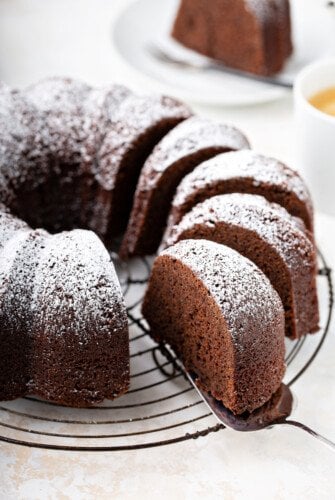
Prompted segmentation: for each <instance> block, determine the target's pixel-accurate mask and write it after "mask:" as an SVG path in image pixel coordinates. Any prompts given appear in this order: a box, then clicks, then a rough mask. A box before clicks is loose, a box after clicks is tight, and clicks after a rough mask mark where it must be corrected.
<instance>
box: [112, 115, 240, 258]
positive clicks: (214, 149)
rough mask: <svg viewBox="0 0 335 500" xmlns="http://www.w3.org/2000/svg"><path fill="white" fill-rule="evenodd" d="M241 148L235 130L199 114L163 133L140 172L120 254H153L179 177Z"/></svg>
mask: <svg viewBox="0 0 335 500" xmlns="http://www.w3.org/2000/svg"><path fill="white" fill-rule="evenodd" d="M245 148H249V143H248V141H247V139H246V138H245V136H244V135H243V134H242V133H241V132H240V131H239V130H237V129H235V128H233V127H230V126H228V125H224V124H220V123H215V122H213V121H210V120H206V119H204V118H199V117H192V118H189V119H188V120H186V121H184V122H183V123H181V124H180V125H178V126H177V127H175V128H174V129H173V130H172V131H171V132H170V133H169V134H167V135H166V136H165V137H164V139H162V141H161V142H160V143H159V144H158V145H157V146H156V147H155V149H154V150H153V152H152V154H151V155H150V156H149V158H148V159H147V161H146V163H145V165H144V167H143V169H142V171H141V175H140V178H139V181H138V185H137V189H136V193H135V197H134V203H133V209H132V212H131V215H130V220H129V223H128V227H127V230H126V233H125V236H124V238H123V241H122V245H121V251H120V255H121V257H122V258H127V257H131V256H133V255H146V254H147V255H150V254H153V253H155V252H156V250H157V248H158V245H159V243H160V241H161V238H162V236H163V231H164V229H165V225H166V221H167V216H168V213H169V209H170V204H171V201H172V199H173V195H174V193H175V190H176V188H177V186H178V184H179V182H180V181H181V180H182V178H183V177H184V176H185V175H186V174H188V173H189V172H191V171H192V170H193V169H194V168H195V167H196V166H197V165H199V163H202V162H203V161H205V160H207V159H209V158H211V157H213V156H215V155H217V154H219V153H222V152H225V151H231V150H237V149H245Z"/></svg>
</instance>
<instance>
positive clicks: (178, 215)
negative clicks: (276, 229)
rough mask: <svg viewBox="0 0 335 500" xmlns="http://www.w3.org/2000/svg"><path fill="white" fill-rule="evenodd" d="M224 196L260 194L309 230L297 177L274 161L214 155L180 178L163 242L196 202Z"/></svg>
mask: <svg viewBox="0 0 335 500" xmlns="http://www.w3.org/2000/svg"><path fill="white" fill-rule="evenodd" d="M226 193H250V194H259V195H262V196H264V197H265V198H266V199H267V200H269V201H271V202H275V203H278V204H279V205H282V206H283V207H285V208H286V210H287V211H288V212H290V214H292V215H294V216H297V217H300V218H301V219H302V220H303V221H304V223H305V225H306V227H307V229H308V230H309V231H313V204H312V200H311V196H310V194H309V191H308V189H307V187H306V185H305V183H304V181H303V179H302V178H301V177H300V175H299V174H298V173H297V172H295V171H294V170H292V169H290V168H289V167H287V166H286V165H284V164H283V163H281V162H280V161H278V160H275V159H274V158H268V157H266V156H263V155H260V154H258V153H255V152H254V151H250V150H244V151H235V152H231V153H225V154H222V155H218V156H216V157H215V158H212V159H210V160H208V161H207V162H204V163H202V164H201V165H198V166H197V167H196V168H195V169H194V170H193V171H192V172H191V173H190V174H188V175H187V176H186V177H184V179H183V180H182V181H181V183H180V184H179V186H178V188H177V191H176V195H175V197H174V199H173V202H172V205H171V209H170V215H169V218H168V223H167V228H166V232H165V235H164V238H163V242H164V240H166V239H168V237H169V234H170V232H171V230H172V228H173V226H174V225H175V224H178V222H179V221H180V220H181V219H182V218H183V216H184V215H185V214H186V213H187V212H189V211H190V210H191V209H192V208H193V207H194V206H195V205H196V204H197V203H200V202H201V201H205V200H206V199H207V198H210V197H211V196H215V195H218V194H226Z"/></svg>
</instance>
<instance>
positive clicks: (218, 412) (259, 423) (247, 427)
mask: <svg viewBox="0 0 335 500" xmlns="http://www.w3.org/2000/svg"><path fill="white" fill-rule="evenodd" d="M178 364H179V366H180V368H181V369H182V371H183V372H184V373H185V375H186V377H187V379H188V380H189V382H190V383H191V384H192V386H193V387H194V389H195V390H196V391H197V393H198V394H199V396H200V397H201V399H202V400H203V401H204V403H205V404H206V405H207V407H208V408H209V409H210V410H211V412H212V413H213V415H214V416H215V417H216V419H217V420H218V421H219V422H220V423H221V424H223V425H224V426H225V427H229V428H231V429H234V430H236V431H256V430H261V429H267V428H270V427H272V426H274V425H291V426H292V427H296V428H298V429H300V430H302V431H304V432H307V433H308V435H309V436H312V437H314V438H315V439H317V440H318V441H320V442H321V443H323V444H324V445H326V446H328V448H330V449H331V450H332V451H334V452H335V443H334V442H333V441H331V440H330V439H328V438H326V437H325V436H322V435H321V434H319V433H318V432H316V431H314V430H313V429H311V428H310V427H308V426H307V425H305V424H302V423H301V422H297V421H296V420H289V419H288V417H289V416H290V414H291V410H292V402H293V395H292V392H291V390H290V388H289V387H288V386H287V385H284V384H282V388H283V389H282V394H283V403H281V402H280V401H279V403H278V411H277V413H276V414H274V415H272V414H271V413H270V414H269V415H267V414H263V415H261V417H260V418H258V419H252V420H250V422H249V421H248V419H245V418H243V417H238V416H236V415H233V414H232V413H231V412H229V410H227V408H225V407H224V406H223V405H222V403H221V402H220V401H217V400H216V399H214V398H213V396H211V395H210V394H207V393H206V392H205V391H202V390H201V389H200V387H198V385H197V383H196V380H197V377H196V375H195V374H194V373H192V372H188V371H187V370H186V369H185V367H184V366H183V365H182V363H181V362H180V361H179V360H178ZM287 397H288V398H289V399H290V404H288V405H287V404H285V399H287Z"/></svg>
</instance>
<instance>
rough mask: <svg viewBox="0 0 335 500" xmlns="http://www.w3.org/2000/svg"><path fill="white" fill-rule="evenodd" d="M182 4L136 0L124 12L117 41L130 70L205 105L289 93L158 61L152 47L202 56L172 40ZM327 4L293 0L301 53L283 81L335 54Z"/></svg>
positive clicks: (332, 12) (334, 12)
mask: <svg viewBox="0 0 335 500" xmlns="http://www.w3.org/2000/svg"><path fill="white" fill-rule="evenodd" d="M178 3H179V0H136V1H134V2H133V3H131V4H128V5H127V7H126V8H125V9H124V10H123V11H122V12H121V14H120V16H119V17H118V18H117V19H116V21H115V23H114V26H113V43H114V45H115V48H116V49H117V51H118V52H119V54H120V55H121V56H122V58H123V59H124V61H125V62H126V63H128V65H129V66H131V67H132V68H133V69H135V70H137V71H138V72H140V73H142V75H145V76H146V77H149V78H151V79H155V80H156V81H158V82H160V84H161V85H163V86H164V87H165V88H166V90H167V91H168V92H170V94H172V95H175V96H176V97H179V98H182V99H187V100H189V101H193V102H198V103H201V104H212V105H213V104H216V105H226V106H236V105H246V104H258V103H261V102H268V101H272V100H275V99H278V98H280V97H282V96H283V95H285V94H286V92H287V91H286V90H285V89H283V88H279V87H274V86H272V85H268V84H264V83H259V82H255V81H252V80H248V79H245V78H241V77H238V76H233V75H229V74H226V73H224V72H222V71H219V70H202V71H197V70H190V69H182V68H178V67H175V66H172V65H170V64H167V63H163V62H161V61H158V60H157V59H155V58H154V57H153V56H152V55H151V54H150V51H149V50H148V47H150V44H152V43H158V44H159V45H161V46H162V45H164V46H168V45H169V46H170V47H171V48H173V50H174V51H176V50H177V51H180V56H181V58H185V57H186V58H187V57H197V56H196V54H195V53H191V51H188V50H186V49H184V48H183V47H182V46H181V45H179V44H176V43H174V42H173V41H171V38H170V36H169V33H170V30H171V25H172V22H173V18H174V16H175V12H176V9H177V7H178ZM326 4H327V2H326V0H292V17H293V25H294V46H295V51H294V55H293V56H292V58H291V60H290V61H289V63H288V64H287V66H286V68H285V70H284V71H283V72H282V73H281V75H280V77H281V78H283V79H285V80H290V81H293V79H294V76H295V75H296V74H297V72H298V71H299V70H300V69H301V68H302V67H303V66H304V65H306V64H307V63H309V62H311V61H313V60H315V59H317V58H320V57H323V56H327V55H329V54H335V8H334V9H331V8H330V7H326ZM172 44H173V45H172ZM199 57H200V56H199Z"/></svg>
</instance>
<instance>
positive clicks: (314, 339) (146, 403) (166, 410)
mask: <svg viewBox="0 0 335 500" xmlns="http://www.w3.org/2000/svg"><path fill="white" fill-rule="evenodd" d="M114 261H115V264H116V267H117V271H118V275H119V278H120V282H121V285H122V288H123V292H124V295H125V298H126V303H127V310H128V318H129V326H130V352H131V386H130V390H129V392H128V393H127V394H126V395H125V396H123V397H122V398H119V399H117V400H115V401H112V402H111V401H106V402H105V403H104V404H102V405H99V406H96V407H94V408H90V409H72V408H66V407H63V406H59V405H56V404H53V403H48V402H46V401H42V400H39V399H37V398H34V397H26V398H23V399H18V400H15V401H9V402H1V403H0V441H3V442H7V443H12V444H16V445H21V446H27V447H32V448H44V449H54V450H64V451H95V452H97V451H120V450H136V449H141V448H150V447H156V446H162V445H168V444H172V443H178V442H181V441H187V440H189V439H197V438H200V437H202V436H206V435H208V434H210V433H212V432H218V431H222V430H223V429H224V428H225V427H224V426H223V425H221V424H217V421H216V419H215V417H213V415H212V414H211V413H210V412H209V411H208V408H207V406H206V405H205V404H204V403H203V401H202V399H200V397H199V395H198V394H197V392H196V391H195V390H194V389H193V387H192V386H191V385H190V383H189V382H188V381H187V379H186V377H185V376H184V373H183V372H182V371H181V370H180V368H179V366H178V364H177V363H176V362H175V358H174V357H173V356H172V355H171V354H170V353H169V352H168V351H167V350H166V349H164V347H163V346H159V345H157V344H156V343H155V342H154V341H153V340H152V339H151V338H150V336H149V330H148V326H147V324H146V323H145V320H144V319H143V317H142V316H141V302H142V298H143V294H144V291H145V287H146V283H147V281H148V277H149V274H150V268H151V261H150V260H149V259H134V260H133V261H132V262H131V263H130V264H127V265H125V264H121V263H120V262H119V261H118V260H117V259H116V258H115V259H114ZM319 263H320V265H319V269H320V270H319V276H318V291H319V299H320V306H321V326H322V328H321V331H320V332H319V333H318V334H316V335H309V336H307V337H304V338H302V339H300V340H297V341H295V342H292V341H287V345H286V348H287V354H286V363H287V373H286V377H285V380H284V381H285V383H287V384H289V385H292V384H293V383H294V382H295V381H296V380H298V379H299V378H300V377H301V376H302V375H303V374H304V372H305V371H306V370H307V368H308V367H309V366H310V364H311V363H312V362H313V361H314V359H315V358H316V356H317V354H318V352H319V350H320V348H321V346H322V344H323V342H324V340H325V338H326V336H327V333H328V330H329V324H330V320H331V314H332V308H333V287H332V280H331V271H330V269H329V267H328V266H327V264H326V262H325V260H324V258H323V256H322V255H321V254H320V255H319Z"/></svg>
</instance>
